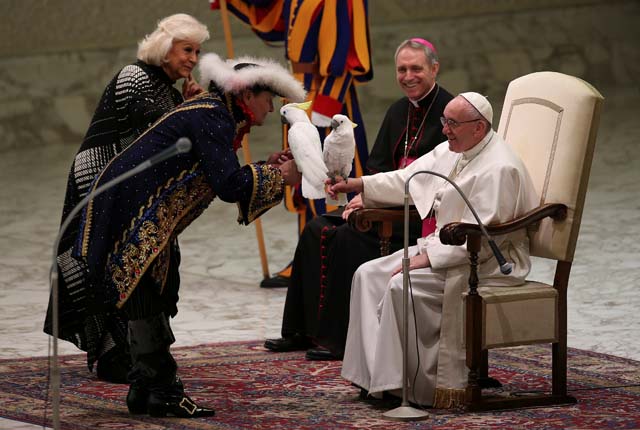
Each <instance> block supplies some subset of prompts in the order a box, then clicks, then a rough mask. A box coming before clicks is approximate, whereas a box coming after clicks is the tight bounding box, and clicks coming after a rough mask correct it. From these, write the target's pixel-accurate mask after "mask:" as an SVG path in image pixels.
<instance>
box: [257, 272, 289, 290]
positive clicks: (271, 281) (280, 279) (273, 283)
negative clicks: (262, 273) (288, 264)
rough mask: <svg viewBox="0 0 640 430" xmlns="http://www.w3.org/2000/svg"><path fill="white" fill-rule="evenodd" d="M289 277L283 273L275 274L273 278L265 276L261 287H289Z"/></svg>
mask: <svg viewBox="0 0 640 430" xmlns="http://www.w3.org/2000/svg"><path fill="white" fill-rule="evenodd" d="M288 287H289V277H288V276H282V275H274V276H272V277H271V278H265V279H263V280H262V282H260V288H288Z"/></svg>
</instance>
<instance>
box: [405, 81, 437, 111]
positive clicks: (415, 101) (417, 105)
mask: <svg viewBox="0 0 640 430" xmlns="http://www.w3.org/2000/svg"><path fill="white" fill-rule="evenodd" d="M435 87H436V83H435V82H434V83H433V85H432V86H431V88H430V89H429V91H427V92H426V93H425V94H424V95H423V96H422V97H420V98H419V99H418V100H412V99H409V101H410V102H411V104H413V107H420V101H422V100H423V99H424V98H425V97H427V96H428V95H429V94H431V91H433V89H434V88H435Z"/></svg>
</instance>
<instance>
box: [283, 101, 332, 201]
mask: <svg viewBox="0 0 640 430" xmlns="http://www.w3.org/2000/svg"><path fill="white" fill-rule="evenodd" d="M310 106H311V102H306V103H289V104H286V105H284V106H282V107H281V108H280V116H281V117H282V120H283V122H286V123H287V124H289V134H288V136H289V148H291V154H293V159H294V160H295V162H296V166H297V167H298V170H299V171H300V173H302V195H303V196H304V197H306V198H308V199H322V198H324V197H325V191H324V181H325V180H326V179H327V172H328V171H327V166H325V164H324V161H323V159H322V143H321V142H320V134H319V133H318V129H317V128H316V127H315V126H314V125H313V124H312V123H311V121H310V120H309V117H308V116H307V113H306V112H305V111H306V110H307V109H308V108H309V107H310Z"/></svg>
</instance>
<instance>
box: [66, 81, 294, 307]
mask: <svg viewBox="0 0 640 430" xmlns="http://www.w3.org/2000/svg"><path fill="white" fill-rule="evenodd" d="M234 106H235V105H234V103H233V102H232V101H231V100H230V99H227V98H221V97H220V96H217V95H215V94H213V93H205V94H203V95H201V96H199V97H196V98H195V99H192V100H190V101H188V102H185V103H184V104H182V105H180V106H179V107H178V108H176V109H175V110H173V111H171V112H169V113H168V114H166V115H165V116H163V117H162V118H161V119H160V120H159V121H158V122H157V123H156V124H154V126H153V127H151V128H150V129H149V130H148V131H146V132H145V133H144V134H143V135H141V136H140V138H138V139H137V140H136V141H135V142H133V143H132V144H131V145H130V146H129V147H128V148H127V149H125V150H124V151H123V152H122V153H120V154H119V155H118V156H117V157H115V158H114V159H113V160H112V161H111V162H110V163H109V164H108V165H107V166H106V167H105V169H104V170H103V171H102V172H101V174H100V175H98V177H97V178H96V180H95V181H94V183H93V184H92V187H91V189H92V190H95V189H96V188H97V187H99V186H101V185H102V184H105V183H106V182H108V181H109V180H111V179H113V178H115V177H117V176H118V175H121V174H123V173H124V172H126V171H128V170H130V169H132V168H133V167H135V166H136V165H138V164H139V163H141V162H143V161H144V160H146V159H148V158H149V157H151V156H153V155H155V154H158V153H159V152H160V151H162V150H164V149H165V148H167V147H169V146H170V145H172V144H174V143H175V142H176V141H177V140H178V139H179V138H181V137H187V138H189V139H190V140H191V142H192V149H191V151H190V152H188V153H184V154H179V155H177V156H174V157H172V158H169V159H167V160H165V161H164V162H161V163H158V164H157V165H154V166H153V167H151V168H149V169H147V170H145V171H143V172H141V173H139V174H137V175H136V176H134V177H132V178H130V179H128V180H126V181H124V182H122V183H120V184H118V185H117V186H115V187H114V188H111V189H109V190H108V191H106V192H104V193H103V194H100V195H99V196H97V197H96V198H94V199H93V200H91V201H90V202H89V204H88V205H87V207H86V208H85V210H84V212H83V214H82V217H81V226H80V229H79V233H78V236H77V241H76V245H75V248H74V252H75V254H76V256H77V257H78V258H83V259H84V260H85V261H86V262H87V266H88V271H89V277H88V278H89V279H90V281H89V282H91V283H92V284H93V285H96V286H100V287H99V288H97V289H99V290H101V291H95V297H94V298H95V300H94V302H96V301H97V302H101V303H104V304H108V305H115V306H116V307H118V308H120V307H121V306H122V305H123V304H124V303H125V302H126V300H127V299H128V298H129V296H130V294H131V293H132V292H133V290H134V289H135V288H136V286H137V285H138V282H139V281H140V279H141V277H142V276H143V275H144V274H145V273H147V271H149V270H151V275H152V277H153V279H154V281H155V283H156V284H157V285H159V286H162V285H164V280H165V278H166V275H167V271H168V264H169V263H168V262H169V253H170V252H171V247H170V246H169V245H170V243H171V241H172V240H173V239H174V238H175V237H177V236H178V235H179V234H180V232H182V231H183V230H184V229H185V228H186V227H187V226H188V225H189V224H190V223H191V222H192V221H193V220H194V219H196V218H197V217H198V216H199V215H200V214H201V213H202V211H204V209H206V208H207V206H208V205H209V204H210V203H211V202H212V201H213V199H214V198H215V197H216V196H217V197H219V198H220V199H222V200H224V201H226V202H236V203H237V204H238V208H239V216H238V222H240V223H244V224H248V223H250V222H251V221H253V220H254V219H256V218H257V217H259V216H260V215H261V214H262V213H263V212H265V211H266V210H268V209H269V208H271V207H273V206H275V205H277V204H278V203H279V202H280V201H281V200H282V197H283V193H284V181H283V179H282V177H281V174H280V170H279V169H278V168H275V167H272V166H269V165H266V164H262V163H252V164H249V165H245V166H242V167H241V166H240V163H239V162H238V158H237V156H236V153H235V149H234V144H233V143H234V139H235V138H237V136H236V133H237V130H238V129H240V128H242V127H244V126H246V121H245V120H244V118H241V117H239V116H241V113H239V110H238V109H236V108H234Z"/></svg>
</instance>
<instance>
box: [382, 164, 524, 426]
mask: <svg viewBox="0 0 640 430" xmlns="http://www.w3.org/2000/svg"><path fill="white" fill-rule="evenodd" d="M421 173H428V174H430V175H435V176H438V177H440V178H442V179H444V180H446V181H447V182H449V183H450V184H451V185H453V187H454V188H455V189H456V191H457V192H458V193H459V194H460V196H461V197H462V199H463V200H464V202H465V203H466V205H467V207H468V208H469V210H470V211H471V213H472V214H473V216H474V217H475V219H476V221H477V222H478V226H479V227H480V231H482V234H483V235H484V236H485V237H486V238H487V241H488V242H489V246H490V247H491V251H493V255H494V256H495V258H496V260H497V261H498V264H499V265H500V272H502V274H503V275H508V274H509V273H511V270H512V268H513V265H512V264H511V263H508V262H507V261H506V260H505V258H504V256H503V255H502V253H501V252H500V250H499V249H498V245H496V243H495V242H494V240H493V239H492V238H491V236H489V233H488V232H487V229H486V228H485V226H484V224H482V221H480V217H479V216H478V214H477V213H476V211H475V209H474V208H473V206H472V205H471V202H469V199H467V196H465V194H464V193H463V192H462V190H461V189H460V187H458V185H457V184H456V183H455V182H453V181H452V180H451V179H449V178H448V177H447V176H445V175H442V174H440V173H437V172H433V171H431V170H419V171H417V172H415V173H413V174H412V175H411V176H409V178H408V179H407V181H406V182H405V183H404V254H403V257H402V403H401V404H400V406H398V407H397V408H395V409H392V410H390V411H387V412H385V413H384V414H383V415H384V416H385V417H386V418H388V419H391V420H397V421H412V420H423V419H426V418H427V417H428V414H427V413H426V412H425V411H423V410H420V409H416V408H414V407H412V406H411V405H410V403H409V401H408V381H407V370H408V368H409V355H408V353H407V345H408V344H409V318H408V315H409V262H410V260H409V182H411V179H413V177H414V176H416V175H419V174H421Z"/></svg>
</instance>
